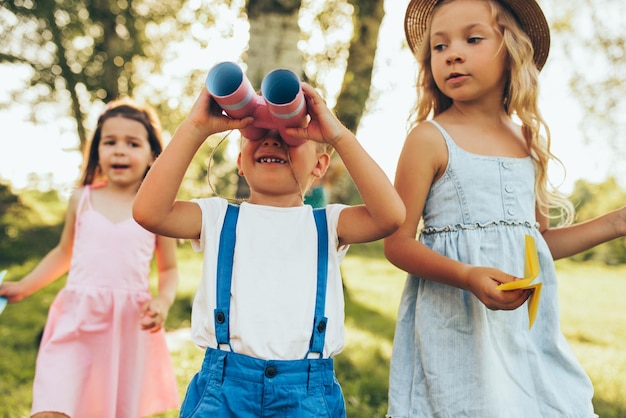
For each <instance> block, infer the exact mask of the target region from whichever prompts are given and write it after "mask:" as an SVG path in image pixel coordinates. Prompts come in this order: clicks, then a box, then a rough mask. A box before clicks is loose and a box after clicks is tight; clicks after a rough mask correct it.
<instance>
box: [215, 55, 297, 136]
mask: <svg viewBox="0 0 626 418" xmlns="http://www.w3.org/2000/svg"><path fill="white" fill-rule="evenodd" d="M206 87H207V90H208V91H209V93H211V95H212V96H213V98H214V99H215V101H216V102H217V104H218V105H219V106H220V107H221V108H222V110H223V111H224V112H225V113H226V114H227V115H228V116H230V117H231V118H237V119H241V118H244V117H246V116H253V117H254V122H253V123H252V124H251V125H250V126H248V127H246V128H244V129H241V134H242V135H243V136H244V137H246V138H248V139H249V140H251V141H256V140H259V139H261V138H263V137H264V136H265V135H266V134H267V132H268V131H269V130H271V129H276V130H278V132H279V133H280V137H281V138H282V139H283V141H285V142H286V143H287V144H288V145H291V146H298V145H301V144H303V143H304V142H305V141H306V139H302V138H294V137H292V136H289V135H287V134H286V133H285V128H298V127H302V126H303V124H304V122H305V120H306V116H307V109H306V101H305V100H304V93H303V92H302V88H301V86H300V80H299V79H298V76H296V75H295V74H294V73H293V72H291V71H289V70H285V69H277V70H273V71H271V72H269V73H268V74H267V75H266V76H265V78H263V82H262V83H261V94H262V96H259V95H258V94H256V92H255V90H254V89H253V88H252V84H251V83H250V80H248V78H247V77H245V76H244V74H243V71H242V69H241V67H239V65H237V64H235V63H234V62H229V61H226V62H221V63H219V64H217V65H216V66H214V67H213V68H212V69H211V70H210V71H209V74H208V76H207V78H206Z"/></svg>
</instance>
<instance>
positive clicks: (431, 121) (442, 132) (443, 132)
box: [426, 119, 457, 149]
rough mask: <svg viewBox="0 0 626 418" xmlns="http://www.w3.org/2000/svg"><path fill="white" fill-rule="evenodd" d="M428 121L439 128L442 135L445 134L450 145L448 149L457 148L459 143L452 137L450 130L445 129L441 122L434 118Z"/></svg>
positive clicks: (447, 143)
mask: <svg viewBox="0 0 626 418" xmlns="http://www.w3.org/2000/svg"><path fill="white" fill-rule="evenodd" d="M426 122H428V123H430V124H432V125H434V126H435V128H437V129H438V130H439V132H441V136H443V139H445V141H446V145H447V146H448V149H450V148H456V147H457V145H456V143H455V142H454V140H453V139H452V137H451V136H450V134H449V133H448V131H446V130H445V129H443V126H441V125H440V124H439V122H437V121H434V120H432V119H430V120H427V121H426Z"/></svg>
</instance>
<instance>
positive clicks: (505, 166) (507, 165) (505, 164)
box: [502, 161, 511, 168]
mask: <svg viewBox="0 0 626 418" xmlns="http://www.w3.org/2000/svg"><path fill="white" fill-rule="evenodd" d="M502 167H503V168H509V167H511V163H510V162H508V161H504V162H502Z"/></svg>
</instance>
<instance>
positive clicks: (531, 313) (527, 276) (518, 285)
mask: <svg viewBox="0 0 626 418" xmlns="http://www.w3.org/2000/svg"><path fill="white" fill-rule="evenodd" d="M538 275H539V256H538V255H537V246H536V245H535V239H534V238H533V237H531V236H530V235H526V251H525V257H524V278H523V279H522V280H516V281H514V282H508V283H502V284H501V285H499V286H498V287H497V288H498V289H500V290H517V289H532V290H533V293H532V295H530V298H529V300H528V320H529V326H528V328H529V329H530V328H532V326H533V323H534V322H535V318H536V317H537V309H538V308H539V299H541V286H542V284H541V283H535V284H531V283H532V281H533V280H535V279H536V278H537V276H538Z"/></svg>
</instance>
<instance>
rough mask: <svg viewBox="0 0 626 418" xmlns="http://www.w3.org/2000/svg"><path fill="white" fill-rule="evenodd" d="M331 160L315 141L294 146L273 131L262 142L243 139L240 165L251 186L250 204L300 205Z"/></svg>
mask: <svg viewBox="0 0 626 418" xmlns="http://www.w3.org/2000/svg"><path fill="white" fill-rule="evenodd" d="M328 159H329V157H328V154H323V153H322V154H321V155H320V153H319V152H318V151H317V143H316V142H314V141H306V142H305V143H304V144H302V145H300V146H298V147H290V146H288V145H286V144H285V143H284V142H283V141H282V139H280V137H279V136H278V133H277V131H270V132H269V133H268V134H267V135H266V136H265V138H263V139H261V140H258V141H250V140H248V139H245V138H243V139H242V142H241V152H240V153H239V157H238V159H237V166H238V167H239V174H240V175H243V176H244V177H245V178H246V181H247V182H248V184H249V186H250V198H249V199H248V202H250V203H256V204H267V205H275V206H297V205H301V204H302V200H303V197H304V193H305V192H306V189H307V188H308V187H309V186H310V184H311V183H312V181H313V180H314V179H315V178H320V177H321V176H322V175H323V174H324V172H325V171H326V168H327V167H328Z"/></svg>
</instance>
